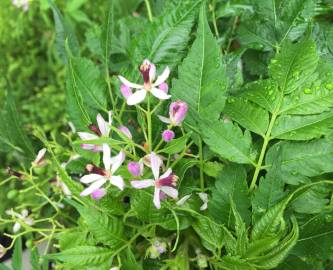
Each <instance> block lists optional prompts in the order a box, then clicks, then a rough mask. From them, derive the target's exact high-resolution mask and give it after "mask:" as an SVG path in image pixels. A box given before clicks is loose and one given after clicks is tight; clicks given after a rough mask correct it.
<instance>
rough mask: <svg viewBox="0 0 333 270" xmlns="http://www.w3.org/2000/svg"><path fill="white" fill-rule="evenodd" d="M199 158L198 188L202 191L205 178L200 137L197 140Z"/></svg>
mask: <svg viewBox="0 0 333 270" xmlns="http://www.w3.org/2000/svg"><path fill="white" fill-rule="evenodd" d="M199 160H200V188H201V190H202V192H204V190H205V178H204V159H203V151H202V139H201V138H200V142H199Z"/></svg>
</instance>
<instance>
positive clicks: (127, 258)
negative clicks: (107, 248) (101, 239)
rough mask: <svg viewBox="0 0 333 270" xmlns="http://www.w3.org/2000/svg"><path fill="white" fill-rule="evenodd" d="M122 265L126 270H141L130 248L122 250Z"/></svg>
mask: <svg viewBox="0 0 333 270" xmlns="http://www.w3.org/2000/svg"><path fill="white" fill-rule="evenodd" d="M121 257H122V258H123V259H122V266H123V268H124V269H128V270H142V269H143V268H142V266H141V265H140V264H139V263H138V262H137V261H136V259H135V256H134V254H133V252H132V250H131V249H130V248H127V249H126V251H124V252H123V254H122V256H121Z"/></svg>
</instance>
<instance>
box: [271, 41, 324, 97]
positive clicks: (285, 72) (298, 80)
mask: <svg viewBox="0 0 333 270" xmlns="http://www.w3.org/2000/svg"><path fill="white" fill-rule="evenodd" d="M318 60H319V58H318V55H317V52H316V45H315V43H314V42H313V41H311V40H305V41H302V42H299V43H296V44H292V43H288V42H287V43H285V44H283V46H282V48H281V53H279V54H277V55H276V56H275V58H274V60H272V62H271V64H270V66H269V70H270V74H271V76H272V78H273V79H274V80H275V81H276V82H277V83H278V85H279V86H280V88H281V90H282V91H283V92H284V93H291V92H294V91H295V90H296V89H298V88H299V87H301V86H302V85H303V84H304V83H305V82H306V81H307V80H308V79H309V76H311V75H312V74H313V73H314V71H315V70H316V68H317V64H318Z"/></svg>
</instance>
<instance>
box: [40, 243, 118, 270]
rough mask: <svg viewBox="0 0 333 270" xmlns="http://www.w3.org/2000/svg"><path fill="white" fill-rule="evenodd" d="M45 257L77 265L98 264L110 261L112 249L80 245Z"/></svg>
mask: <svg viewBox="0 0 333 270" xmlns="http://www.w3.org/2000/svg"><path fill="white" fill-rule="evenodd" d="M45 257H46V258H48V259H51V260H58V261H62V262H65V263H67V264H69V265H71V266H76V267H79V266H82V267H88V266H98V265H99V264H103V263H106V262H109V261H110V259H111V257H112V250H111V249H109V248H105V247H95V246H78V247H74V248H71V249H66V250H64V251H62V252H60V253H53V254H48V255H46V256H45Z"/></svg>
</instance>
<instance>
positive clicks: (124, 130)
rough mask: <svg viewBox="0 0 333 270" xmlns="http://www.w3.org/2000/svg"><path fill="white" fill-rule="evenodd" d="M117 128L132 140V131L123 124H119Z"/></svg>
mask: <svg viewBox="0 0 333 270" xmlns="http://www.w3.org/2000/svg"><path fill="white" fill-rule="evenodd" d="M118 129H119V130H120V131H121V132H122V133H123V134H124V135H125V136H126V137H128V138H129V139H130V140H132V133H131V131H130V130H129V129H128V128H127V127H125V126H119V127H118Z"/></svg>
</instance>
